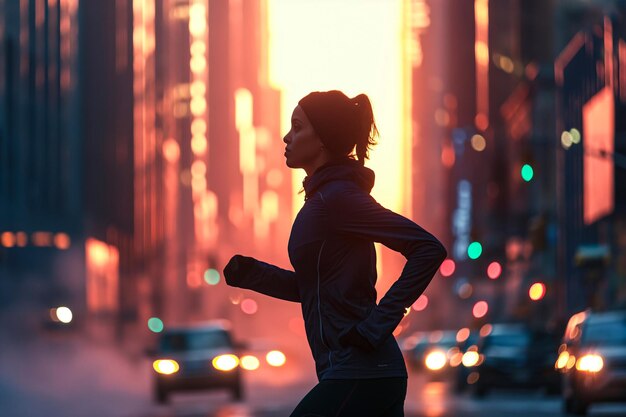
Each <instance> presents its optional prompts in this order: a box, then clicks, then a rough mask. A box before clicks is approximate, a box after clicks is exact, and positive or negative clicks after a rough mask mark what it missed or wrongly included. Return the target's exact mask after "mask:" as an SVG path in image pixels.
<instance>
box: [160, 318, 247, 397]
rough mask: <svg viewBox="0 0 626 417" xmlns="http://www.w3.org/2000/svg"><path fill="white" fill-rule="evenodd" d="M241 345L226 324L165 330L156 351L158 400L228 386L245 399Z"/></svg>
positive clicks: (235, 395)
mask: <svg viewBox="0 0 626 417" xmlns="http://www.w3.org/2000/svg"><path fill="white" fill-rule="evenodd" d="M238 348H239V346H237V345H236V344H235V343H233V340H232V337H231V333H230V331H229V329H228V327H227V326H225V325H223V324H205V325H196V326H185V327H175V328H169V329H167V330H165V331H164V332H163V333H161V334H160V335H159V340H158V343H157V348H156V351H154V352H152V353H153V355H154V356H155V358H154V359H155V360H154V361H153V369H154V374H153V376H154V396H155V399H156V401H157V402H159V403H165V402H167V400H168V397H169V395H170V393H172V392H175V391H177V392H180V391H189V390H205V389H211V390H212V389H228V390H230V391H231V393H232V395H233V397H234V398H235V399H236V400H241V399H242V398H243V385H242V378H241V371H240V367H239V357H238V355H237V353H238Z"/></svg>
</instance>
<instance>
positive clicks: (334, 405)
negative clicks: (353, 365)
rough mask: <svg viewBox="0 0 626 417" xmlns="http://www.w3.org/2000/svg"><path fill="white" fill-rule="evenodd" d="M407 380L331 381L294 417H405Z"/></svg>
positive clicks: (306, 399)
mask: <svg viewBox="0 0 626 417" xmlns="http://www.w3.org/2000/svg"><path fill="white" fill-rule="evenodd" d="M404 397H406V378H378V379H329V380H324V381H321V382H320V383H319V384H317V385H316V386H315V387H313V389H312V390H311V391H309V393H308V394H307V395H306V396H305V397H304V398H303V399H302V401H300V404H298V406H297V407H296V409H295V410H293V413H291V416H290V417H404Z"/></svg>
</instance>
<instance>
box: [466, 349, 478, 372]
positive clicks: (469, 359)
mask: <svg viewBox="0 0 626 417" xmlns="http://www.w3.org/2000/svg"><path fill="white" fill-rule="evenodd" d="M479 359H480V355H479V354H478V352H476V351H473V350H470V351H467V352H465V353H464V354H463V366H465V367H466V368H471V367H472V366H476V364H477V363H478V360H479Z"/></svg>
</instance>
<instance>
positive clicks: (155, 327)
mask: <svg viewBox="0 0 626 417" xmlns="http://www.w3.org/2000/svg"><path fill="white" fill-rule="evenodd" d="M148 328H149V329H150V331H152V332H154V333H161V332H162V331H163V321H161V319H160V318H158V317H150V319H148Z"/></svg>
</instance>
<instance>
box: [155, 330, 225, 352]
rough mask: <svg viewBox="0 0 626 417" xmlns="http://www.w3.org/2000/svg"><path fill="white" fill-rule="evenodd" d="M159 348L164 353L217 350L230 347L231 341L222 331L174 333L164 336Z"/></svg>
mask: <svg viewBox="0 0 626 417" xmlns="http://www.w3.org/2000/svg"><path fill="white" fill-rule="evenodd" d="M159 347H160V350H161V351H162V352H181V351H190V350H203V349H215V348H221V347H230V340H229V338H228V335H227V334H226V332H224V331H222V330H207V331H189V332H172V333H167V334H164V335H163V336H162V338H161V343H160V346H159Z"/></svg>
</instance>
